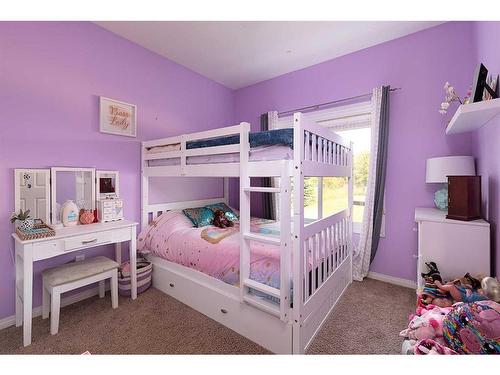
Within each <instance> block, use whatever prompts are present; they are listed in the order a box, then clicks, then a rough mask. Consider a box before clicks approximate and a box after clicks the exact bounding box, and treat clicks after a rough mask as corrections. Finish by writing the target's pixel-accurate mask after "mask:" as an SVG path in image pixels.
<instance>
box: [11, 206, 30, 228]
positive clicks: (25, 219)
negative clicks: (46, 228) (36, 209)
mask: <svg viewBox="0 0 500 375" xmlns="http://www.w3.org/2000/svg"><path fill="white" fill-rule="evenodd" d="M16 221H19V225H18V228H19V229H21V230H22V231H28V230H30V229H33V226H34V225H35V220H34V219H30V210H26V211H24V212H23V210H22V209H21V210H19V213H18V214H16V213H15V212H13V213H12V216H11V218H10V222H11V223H15V222H16Z"/></svg>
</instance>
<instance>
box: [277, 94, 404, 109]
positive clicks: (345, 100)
mask: <svg viewBox="0 0 500 375" xmlns="http://www.w3.org/2000/svg"><path fill="white" fill-rule="evenodd" d="M398 90H401V87H395V88H393V89H389V91H391V92H392V91H398ZM368 96H372V93H371V92H370V93H367V94H362V95H356V96H351V97H349V98H344V99H338V100H332V101H330V102H326V103H321V104H315V105H310V106H308V107H302V108H296V109H290V110H288V111H283V112H279V113H278V116H281V115H284V114H285V113H290V112H299V111H305V110H310V109H319V107H324V106H325V105H331V104H336V103H342V102H347V101H349V100H354V99H360V98H365V97H368Z"/></svg>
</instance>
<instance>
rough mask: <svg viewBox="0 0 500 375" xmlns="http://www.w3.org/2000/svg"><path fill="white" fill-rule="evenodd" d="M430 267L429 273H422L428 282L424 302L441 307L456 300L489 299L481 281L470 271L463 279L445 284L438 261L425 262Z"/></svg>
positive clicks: (475, 300)
mask: <svg viewBox="0 0 500 375" xmlns="http://www.w3.org/2000/svg"><path fill="white" fill-rule="evenodd" d="M425 264H426V266H427V267H428V268H429V272H428V273H427V274H424V273H422V277H424V278H425V280H426V283H425V286H424V290H423V291H422V302H423V303H424V304H431V303H432V304H433V305H436V306H439V307H449V306H451V305H453V303H455V302H466V303H470V302H477V301H483V300H486V299H488V297H486V296H485V295H484V293H483V290H482V289H480V288H481V282H480V281H479V280H477V279H475V278H474V277H472V276H471V275H470V274H469V273H467V274H465V276H464V277H463V278H461V279H456V280H453V281H450V282H448V283H446V284H443V280H442V278H441V274H440V272H439V269H438V268H437V265H436V263H434V262H429V263H425Z"/></svg>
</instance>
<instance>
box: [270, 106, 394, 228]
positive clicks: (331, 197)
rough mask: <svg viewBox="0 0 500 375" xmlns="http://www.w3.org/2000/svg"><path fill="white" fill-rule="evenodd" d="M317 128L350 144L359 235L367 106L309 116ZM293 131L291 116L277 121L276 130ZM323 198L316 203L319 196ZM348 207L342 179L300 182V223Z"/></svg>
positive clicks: (367, 144) (367, 141)
mask: <svg viewBox="0 0 500 375" xmlns="http://www.w3.org/2000/svg"><path fill="white" fill-rule="evenodd" d="M308 116H310V118H312V119H313V120H314V121H316V122H317V123H318V124H320V125H322V126H324V127H326V128H329V129H331V130H333V131H335V132H336V133H338V134H339V135H340V136H341V137H343V138H345V139H348V140H350V141H351V142H353V149H354V160H353V163H354V165H353V175H354V181H353V182H354V185H353V231H354V233H360V231H361V226H362V221H363V213H364V205H365V198H366V186H367V180H368V169H369V163H370V144H371V131H370V124H371V104H370V102H362V103H355V104H350V105H345V106H340V107H334V108H327V109H323V110H317V111H313V112H309V113H308ZM285 127H293V120H292V116H287V117H283V118H279V119H278V124H277V128H285ZM320 192H321V194H322V195H323V200H322V202H318V196H319V193H320ZM347 207H348V182H347V178H345V177H325V178H321V177H320V178H318V177H306V178H305V179H304V219H305V221H306V222H311V221H314V220H317V219H319V218H321V217H325V216H329V215H332V214H334V213H336V212H339V211H342V210H344V209H345V208H347ZM380 233H381V234H380V235H381V236H382V237H384V236H385V213H384V216H383V218H382V228H381V231H380Z"/></svg>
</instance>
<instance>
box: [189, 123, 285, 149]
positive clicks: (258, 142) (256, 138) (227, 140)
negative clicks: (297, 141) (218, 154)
mask: <svg viewBox="0 0 500 375" xmlns="http://www.w3.org/2000/svg"><path fill="white" fill-rule="evenodd" d="M249 141H250V147H259V146H273V145H284V146H288V147H290V148H293V129H292V128H286V129H275V130H267V131H263V132H256V133H250V136H249ZM237 143H240V135H239V134H237V135H229V136H226V137H218V138H212V139H203V140H201V141H189V142H186V148H187V149H192V148H203V147H214V146H226V145H234V144H237Z"/></svg>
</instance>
